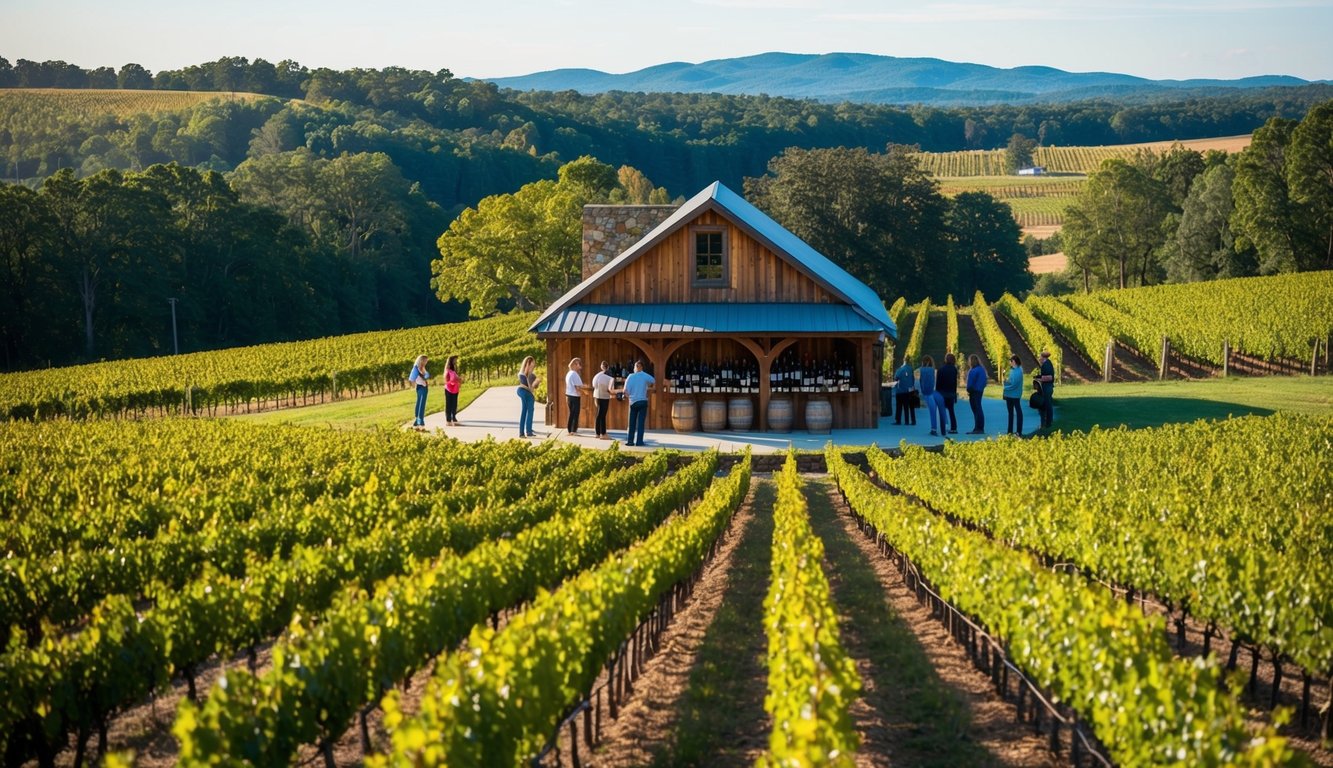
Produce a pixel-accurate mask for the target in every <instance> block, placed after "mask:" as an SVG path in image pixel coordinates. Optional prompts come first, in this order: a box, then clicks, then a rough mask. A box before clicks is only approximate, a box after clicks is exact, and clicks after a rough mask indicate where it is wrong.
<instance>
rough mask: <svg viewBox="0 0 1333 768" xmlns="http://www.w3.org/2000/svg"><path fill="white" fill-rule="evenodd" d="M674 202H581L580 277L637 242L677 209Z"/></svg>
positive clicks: (585, 275) (598, 267)
mask: <svg viewBox="0 0 1333 768" xmlns="http://www.w3.org/2000/svg"><path fill="white" fill-rule="evenodd" d="M677 207H678V206H675V205H585V206H583V279H584V280H587V279H588V278H589V277H590V276H591V275H593V274H595V273H596V272H597V270H599V269H601V268H602V267H604V266H606V265H607V263H608V262H609V261H611V260H612V259H614V258H615V257H617V256H619V255H620V254H621V253H624V252H625V250H626V249H627V248H629V247H630V246H632V245H634V244H635V243H637V242H639V240H640V239H642V238H643V236H644V235H646V234H648V233H649V232H651V231H652V230H653V228H654V227H656V226H657V225H658V224H661V223H662V222H664V221H666V220H667V219H668V218H669V217H670V216H671V214H673V213H675V212H676V208H677Z"/></svg>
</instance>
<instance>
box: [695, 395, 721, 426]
mask: <svg viewBox="0 0 1333 768" xmlns="http://www.w3.org/2000/svg"><path fill="white" fill-rule="evenodd" d="M699 425H700V427H702V428H703V431H705V432H721V431H722V430H724V429H726V428H727V401H726V400H721V399H718V398H708V399H707V400H704V403H703V407H701V408H700V409H699Z"/></svg>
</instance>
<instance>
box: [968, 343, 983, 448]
mask: <svg viewBox="0 0 1333 768" xmlns="http://www.w3.org/2000/svg"><path fill="white" fill-rule="evenodd" d="M967 364H968V366H970V367H969V368H968V369H967V403H968V405H970V406H972V431H971V432H968V434H969V435H984V434H986V414H984V413H982V411H981V396H982V394H983V393H985V391H986V366H984V365H982V364H981V358H979V357H977V356H976V355H968V356H967Z"/></svg>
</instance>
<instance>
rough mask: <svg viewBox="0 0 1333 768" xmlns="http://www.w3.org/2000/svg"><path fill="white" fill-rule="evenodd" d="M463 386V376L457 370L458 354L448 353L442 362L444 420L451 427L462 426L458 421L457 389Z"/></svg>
mask: <svg viewBox="0 0 1333 768" xmlns="http://www.w3.org/2000/svg"><path fill="white" fill-rule="evenodd" d="M462 388H463V376H462V374H460V373H459V372H458V355H450V356H449V360H448V361H447V362H446V363H445V364H444V420H445V423H447V424H448V425H449V426H451V427H461V426H463V425H462V424H460V423H459V422H458V390H460V389H462Z"/></svg>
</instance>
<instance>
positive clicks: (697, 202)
mask: <svg viewBox="0 0 1333 768" xmlns="http://www.w3.org/2000/svg"><path fill="white" fill-rule="evenodd" d="M706 209H714V210H719V211H721V212H723V213H724V214H727V215H729V216H730V217H732V218H733V219H735V220H736V222H737V223H738V224H739V225H740V226H742V227H743V228H745V229H748V230H749V231H750V232H751V233H752V234H753V235H754V236H755V237H756V238H758V239H759V240H760V241H762V242H764V243H765V244H766V245H767V246H768V247H769V248H770V249H771V250H772V251H773V252H774V253H776V254H778V256H779V257H782V258H785V259H787V260H788V261H790V262H791V263H792V264H793V265H795V266H796V267H797V268H798V269H800V270H801V271H802V272H804V273H805V274H807V275H809V276H810V277H811V278H812V279H813V280H815V282H817V283H819V284H820V285H823V286H824V287H825V288H827V289H828V290H829V292H830V293H832V294H833V295H835V296H837V297H838V298H840V299H842V300H843V301H846V302H847V303H848V304H849V305H850V307H851V308H852V309H854V310H855V311H856V312H858V313H859V314H861V315H863V316H864V318H865V320H867V321H869V322H872V323H873V324H874V326H875V327H874V330H877V331H884V332H886V333H888V334H889V336H890V337H892V338H894V339H897V338H898V327H897V326H896V325H894V323H893V320H892V319H890V318H889V313H888V312H887V311H886V310H885V309H884V302H882V301H880V298H879V296H878V295H877V294H876V293H875V292H874V291H873V290H871V289H870V286H868V285H866V284H865V283H863V282H861V281H860V280H857V279H856V278H855V277H852V276H851V275H850V274H849V273H848V272H847V271H846V270H844V269H843V268H842V267H839V266H838V265H837V264H834V263H833V262H832V261H829V260H828V258H827V257H825V256H824V255H823V254H821V253H820V252H818V251H816V250H815V249H814V248H811V247H810V245H809V244H808V243H806V242H805V241H804V240H802V239H801V238H799V237H797V236H796V235H793V234H792V233H791V232H788V231H787V230H786V229H785V228H783V226H782V225H781V224H778V223H777V222H776V221H774V220H773V219H771V218H769V216H768V214H766V213H764V212H763V211H761V210H759V209H758V208H756V207H754V206H753V205H751V204H750V203H749V202H748V201H747V200H745V198H743V197H741V196H740V195H738V194H736V193H735V192H732V191H731V190H730V189H728V188H727V187H726V186H724V185H723V184H722V182H720V181H715V182H713V183H712V184H710V185H709V186H708V187H707V188H705V189H704V190H703V191H701V192H700V193H699V194H697V195H695V196H694V197H692V198H690V199H689V200H688V201H686V203H685V204H684V205H682V206H681V207H680V208H678V209H676V212H675V213H673V214H671V216H670V217H669V218H667V220H666V221H663V222H662V223H661V224H659V225H657V226H656V227H655V228H653V230H652V231H651V232H649V233H648V234H646V235H644V236H643V238H642V239H641V240H639V242H637V243H635V244H634V245H632V246H630V247H629V248H627V249H626V250H625V251H624V252H623V253H621V254H620V255H619V256H617V257H615V258H614V259H612V260H611V261H610V262H609V263H608V264H607V265H606V266H605V267H603V268H602V269H600V270H598V271H597V273H595V274H593V275H591V276H589V277H588V279H587V280H584V281H583V282H581V283H579V284H578V285H576V286H574V288H572V289H570V291H569V292H568V293H566V294H565V295H564V296H561V297H560V298H559V299H558V300H556V302H555V303H553V304H552V305H551V306H550V307H548V308H547V310H546V311H545V312H543V313H542V315H541V317H539V318H537V322H535V323H533V324H532V328H531V329H530V330H533V331H538V332H541V331H542V330H543V328H544V327H545V326H547V325H549V322H548V321H550V320H551V319H552V318H554V317H555V316H556V315H557V314H559V313H562V312H564V311H566V310H569V309H570V308H571V307H573V306H574V303H575V302H576V301H578V300H579V299H581V298H583V297H584V296H587V295H588V294H589V293H591V292H592V289H593V288H594V287H595V286H596V285H597V284H598V283H600V282H601V281H603V280H605V279H606V278H608V277H610V276H611V275H614V274H615V273H616V272H619V271H620V270H621V269H623V268H624V267H625V266H626V265H627V264H628V263H629V262H631V261H633V260H634V259H636V258H638V257H639V256H640V255H642V254H643V253H645V252H647V251H648V250H649V249H651V248H652V247H653V246H654V245H656V244H657V243H659V242H661V240H663V239H664V238H665V237H666V236H667V235H668V234H670V233H671V232H672V231H674V230H675V229H677V228H678V227H680V226H682V225H684V224H685V223H686V222H689V221H692V220H693V219H694V218H695V217H696V216H698V215H699V214H700V213H702V212H703V211H704V210H706ZM657 306H669V305H657ZM683 306H688V307H692V308H695V309H696V310H702V309H703V308H704V307H712V306H714V305H711V304H709V305H702V304H689V305H683ZM725 306H733V307H734V306H737V305H735V304H731V305H725ZM753 306H764V307H773V306H781V307H805V306H821V305H805V304H777V305H775V304H757V305H753ZM800 330H802V329H800V328H796V329H793V331H794V332H795V331H800Z"/></svg>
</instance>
